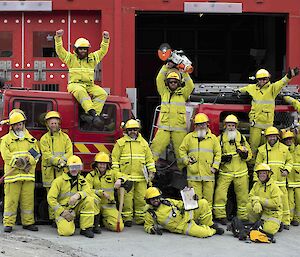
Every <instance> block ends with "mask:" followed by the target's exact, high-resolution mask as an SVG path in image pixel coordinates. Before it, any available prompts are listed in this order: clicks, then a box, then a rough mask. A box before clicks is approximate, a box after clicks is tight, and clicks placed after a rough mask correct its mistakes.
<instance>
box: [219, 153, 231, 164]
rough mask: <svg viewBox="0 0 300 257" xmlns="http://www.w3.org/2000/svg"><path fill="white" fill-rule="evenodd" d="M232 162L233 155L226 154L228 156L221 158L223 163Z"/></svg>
mask: <svg viewBox="0 0 300 257" xmlns="http://www.w3.org/2000/svg"><path fill="white" fill-rule="evenodd" d="M231 160H232V155H231V154H226V155H222V157H221V162H224V163H226V162H231Z"/></svg>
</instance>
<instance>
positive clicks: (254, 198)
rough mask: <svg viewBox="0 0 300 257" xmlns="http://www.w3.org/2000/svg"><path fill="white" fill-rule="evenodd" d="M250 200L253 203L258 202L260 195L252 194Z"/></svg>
mask: <svg viewBox="0 0 300 257" xmlns="http://www.w3.org/2000/svg"><path fill="white" fill-rule="evenodd" d="M251 200H252V202H253V203H259V202H260V197H259V196H252V197H251Z"/></svg>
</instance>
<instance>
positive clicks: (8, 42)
mask: <svg viewBox="0 0 300 257" xmlns="http://www.w3.org/2000/svg"><path fill="white" fill-rule="evenodd" d="M0 42H1V44H0V57H12V55H13V51H12V42H13V37H12V32H10V31H0Z"/></svg>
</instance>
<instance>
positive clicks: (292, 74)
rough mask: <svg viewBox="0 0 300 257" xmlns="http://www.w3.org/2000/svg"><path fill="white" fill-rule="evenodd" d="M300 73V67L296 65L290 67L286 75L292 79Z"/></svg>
mask: <svg viewBox="0 0 300 257" xmlns="http://www.w3.org/2000/svg"><path fill="white" fill-rule="evenodd" d="M298 74H299V68H298V67H295V68H293V69H291V68H289V70H288V73H287V74H286V76H287V77H288V78H289V79H291V78H293V77H295V76H297V75H298Z"/></svg>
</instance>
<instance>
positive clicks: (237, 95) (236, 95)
mask: <svg viewBox="0 0 300 257" xmlns="http://www.w3.org/2000/svg"><path fill="white" fill-rule="evenodd" d="M232 96H235V97H237V98H240V96H241V92H240V91H239V90H238V89H233V90H232Z"/></svg>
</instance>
